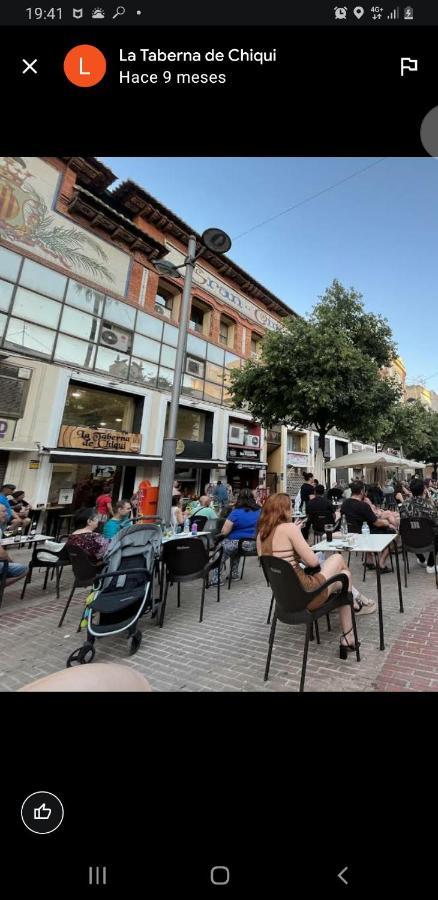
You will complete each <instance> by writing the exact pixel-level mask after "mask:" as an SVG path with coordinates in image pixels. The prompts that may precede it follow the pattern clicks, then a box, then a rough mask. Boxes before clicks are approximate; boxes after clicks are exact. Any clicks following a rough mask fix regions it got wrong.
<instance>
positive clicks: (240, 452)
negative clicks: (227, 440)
mask: <svg viewBox="0 0 438 900" xmlns="http://www.w3.org/2000/svg"><path fill="white" fill-rule="evenodd" d="M228 459H229V460H230V462H234V460H236V459H247V460H254V462H256V461H257V462H258V461H259V459H260V450H250V448H249V447H233V448H231V447H229V448H228Z"/></svg>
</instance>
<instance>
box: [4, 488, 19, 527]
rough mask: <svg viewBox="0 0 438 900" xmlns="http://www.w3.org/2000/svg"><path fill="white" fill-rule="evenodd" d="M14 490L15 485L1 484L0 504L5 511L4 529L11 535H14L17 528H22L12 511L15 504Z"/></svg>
mask: <svg viewBox="0 0 438 900" xmlns="http://www.w3.org/2000/svg"><path fill="white" fill-rule="evenodd" d="M15 488H16V485H15V484H2V486H1V487H0V503H1V504H2V505H3V506H4V507H5V509H6V522H5V527H7V528H8V529H9V531H11V532H12V533H13V534H14V533H16V532H17V531H18V529H19V528H23V523H22V520H21V519H20V517H19V515H18V514H17V513H16V512H15V509H14V506H15V502H14V498H13V492H14V491H15Z"/></svg>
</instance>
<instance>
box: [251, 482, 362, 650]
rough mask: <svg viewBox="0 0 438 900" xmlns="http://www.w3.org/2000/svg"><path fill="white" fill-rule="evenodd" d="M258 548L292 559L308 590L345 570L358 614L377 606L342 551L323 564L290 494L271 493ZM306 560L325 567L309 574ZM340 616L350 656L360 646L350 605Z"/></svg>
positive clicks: (318, 602) (336, 586)
mask: <svg viewBox="0 0 438 900" xmlns="http://www.w3.org/2000/svg"><path fill="white" fill-rule="evenodd" d="M257 552H258V554H259V556H278V557H279V558H280V559H284V560H286V561H287V562H288V563H290V565H291V566H292V567H293V569H294V572H295V574H296V575H297V578H298V579H299V581H300V582H301V584H302V586H303V588H304V589H305V590H306V591H313V590H315V589H317V588H318V587H321V586H323V585H324V584H325V582H326V581H328V579H329V578H331V577H332V576H333V575H338V574H340V573H341V572H343V573H344V574H345V575H347V578H348V589H349V591H352V593H353V601H354V607H355V612H356V614H357V615H365V614H367V613H373V612H375V610H376V603H375V601H374V600H369V599H368V598H367V597H364V596H363V595H362V594H360V593H359V591H358V590H357V589H356V588H354V587H353V586H352V583H351V572H350V570H349V569H348V568H347V566H346V565H345V561H344V559H343V557H342V555H341V554H340V553H333V554H330V557H329V558H328V559H327V560H325V561H324V562H323V563H321V565H320V566H319V560H318V557H317V556H316V554H315V553H314V552H313V550H312V549H311V548H310V547H309V545H308V544H307V542H306V541H305V540H304V537H303V535H302V531H301V525H300V524H297V523H293V522H292V509H291V501H290V497H289V496H288V495H287V494H272V495H271V496H270V497H268V499H267V501H266V503H265V505H264V507H263V511H262V514H261V516H260V521H259V526H258V534H257ZM303 563H304V564H305V566H309V567H314V566H315V567H316V566H318V567H319V568H320V570H321V571H319V572H315V574H313V575H311V574H307V573H306V572H305V571H304V568H303V567H302V564H303ZM340 587H341V585H340V583H336V582H334V583H333V584H331V585H329V587H328V588H326V589H325V590H322V591H321V593H319V594H318V595H317V596H316V597H314V598H313V599H312V600H311V601H310V602H309V604H308V608H309V609H310V610H311V609H318V607H320V606H322V605H323V604H324V603H325V602H326V601H327V599H328V597H329V596H330V594H332V593H334V592H335V591H338V590H340ZM339 618H340V620H341V626H342V636H341V649H340V656H341V658H342V659H346V658H347V652H348V650H355V649H356V647H355V645H354V635H353V623H352V620H351V610H350V607H349V606H343V607H341V608H340V609H339Z"/></svg>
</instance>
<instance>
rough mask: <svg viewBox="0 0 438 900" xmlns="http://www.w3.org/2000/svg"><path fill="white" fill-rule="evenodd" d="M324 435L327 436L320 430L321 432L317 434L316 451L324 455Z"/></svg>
mask: <svg viewBox="0 0 438 900" xmlns="http://www.w3.org/2000/svg"><path fill="white" fill-rule="evenodd" d="M326 435H327V432H326V431H324V430H321V431H320V432H319V434H318V449H319V450H322V452H323V453H324V450H325V439H326Z"/></svg>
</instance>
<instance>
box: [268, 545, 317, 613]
mask: <svg viewBox="0 0 438 900" xmlns="http://www.w3.org/2000/svg"><path fill="white" fill-rule="evenodd" d="M261 561H262V568H263V571H264V573H265V577H266V580H267V581H268V582H269V584H270V585H271V588H272V591H273V594H274V598H275V609H276V613H277V617H278V618H279V619H280V622H287V621H288V620H289V617H290V616H293V615H294V614H296V613H299V612H302V611H303V610H304V609H305V608H306V606H307V604H308V602H309V596H308V591H306V590H305V589H304V588H303V586H302V584H301V581H300V580H299V578H298V575H297V574H296V572H295V570H294V568H293V566H291V564H290V563H289V562H286V560H285V559H280V558H278V557H276V556H262V557H261Z"/></svg>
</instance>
